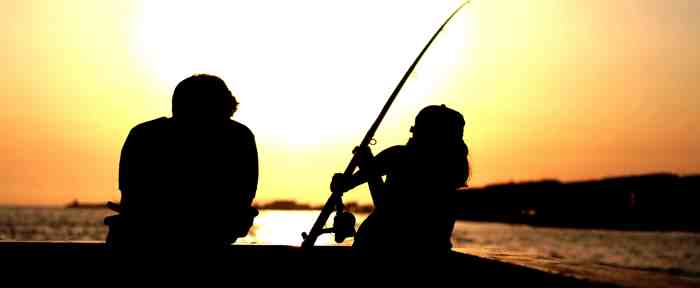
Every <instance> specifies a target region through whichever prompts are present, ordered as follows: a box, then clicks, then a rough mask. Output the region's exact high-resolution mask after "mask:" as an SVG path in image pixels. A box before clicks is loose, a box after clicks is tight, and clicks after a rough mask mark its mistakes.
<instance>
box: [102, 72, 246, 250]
mask: <svg viewBox="0 0 700 288" xmlns="http://www.w3.org/2000/svg"><path fill="white" fill-rule="evenodd" d="M237 105H238V102H236V99H235V98H234V96H233V95H232V94H231V92H230V91H229V89H228V88H227V87H226V84H225V83H224V81H223V80H221V79H220V78H218V77H215V76H211V75H194V76H192V77H189V78H187V79H185V80H183V81H182V82H180V83H179V84H178V85H177V87H176V88H175V91H174V93H173V98H172V118H166V117H161V118H158V119H155V120H151V121H148V122H145V123H142V124H139V125H137V126H136V127H134V128H133V129H131V131H130V132H129V135H128V137H127V139H126V141H125V143H124V146H123V148H122V153H121V159H120V162H119V189H120V191H121V203H120V205H119V206H118V207H114V208H116V209H115V210H119V212H120V214H119V215H117V216H113V217H108V218H107V219H105V223H106V224H107V225H109V226H110V231H109V234H108V236H107V244H108V246H109V247H113V248H114V249H117V250H119V249H123V250H129V249H132V250H141V249H147V250H149V251H158V250H159V249H168V248H176V249H177V251H182V250H205V249H211V248H215V249H218V248H220V247H225V246H228V245H231V244H232V243H233V242H235V241H236V239H237V238H239V237H243V236H245V235H246V234H247V233H248V230H249V228H250V227H251V226H252V223H253V219H254V217H255V216H256V215H257V210H256V209H255V208H252V207H251V203H252V201H253V198H254V197H255V192H256V189H257V185H258V155H257V148H256V144H255V139H254V136H253V133H252V132H251V131H250V130H249V129H248V128H247V127H246V126H245V125H243V124H241V123H238V122H236V121H233V120H231V119H230V118H231V117H232V116H233V113H234V112H235V111H236V108H237ZM114 208H113V209H114Z"/></svg>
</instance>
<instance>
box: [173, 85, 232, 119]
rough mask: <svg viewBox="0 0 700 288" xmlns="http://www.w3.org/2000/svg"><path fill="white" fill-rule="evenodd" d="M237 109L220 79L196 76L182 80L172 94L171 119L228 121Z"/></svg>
mask: <svg viewBox="0 0 700 288" xmlns="http://www.w3.org/2000/svg"><path fill="white" fill-rule="evenodd" d="M237 107H238V102H237V101H236V98H235V97H234V96H233V94H231V91H230V90H229V89H228V87H226V83H224V81H223V80H221V78H219V77H216V76H212V75H207V74H197V75H193V76H190V77H188V78H187V79H185V80H182V82H180V83H179V84H177V87H175V91H174V92H173V108H172V109H173V118H176V119H183V120H191V121H202V120H220V119H229V118H231V116H233V113H234V112H235V111H236V108H237Z"/></svg>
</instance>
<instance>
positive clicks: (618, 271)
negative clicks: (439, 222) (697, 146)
mask: <svg viewBox="0 0 700 288" xmlns="http://www.w3.org/2000/svg"><path fill="white" fill-rule="evenodd" d="M112 214H114V212H111V211H109V210H107V209H63V208H17V207H0V240H3V241H104V239H105V235H106V233H107V227H106V226H105V225H103V224H102V220H103V219H104V217H106V216H108V215H112ZM317 215H318V212H316V211H276V210H271V211H270V210H264V211H261V214H260V215H259V216H258V217H257V218H256V220H255V224H254V226H253V228H252V229H251V231H250V233H249V235H248V236H247V237H245V238H242V239H239V241H237V243H255V244H281V245H295V246H298V245H300V244H301V239H302V238H301V232H304V231H307V230H308V229H309V228H310V227H311V225H312V224H313V222H314V220H315V218H316V216H317ZM366 216H367V215H366V214H358V215H356V217H357V220H358V224H359V223H361V222H362V221H363V220H364V219H365V218H366ZM183 233H186V231H183ZM452 236H453V241H452V242H453V244H454V247H455V250H458V251H461V252H465V253H469V254H473V255H477V256H481V257H485V258H490V259H496V260H500V261H505V262H510V263H515V264H519V265H524V266H528V267H531V268H535V269H540V270H544V271H549V272H552V273H559V274H564V275H569V276H573V277H577V278H583V279H589V280H593V281H600V282H609V283H616V284H620V285H622V286H625V287H700V234H698V233H685V232H630V231H624V232H623V231H609V230H579V229H558V228H541V227H531V226H526V225H510V224H501V223H484V222H468V221H460V222H458V223H457V225H456V227H455V230H454V231H453V233H452ZM331 237H332V236H331V235H324V236H322V237H320V238H319V240H318V242H317V243H318V244H319V245H351V244H352V239H349V240H346V241H345V242H344V243H340V244H337V243H335V242H334V241H333V240H332V238H331ZM397 241H403V240H402V239H397Z"/></svg>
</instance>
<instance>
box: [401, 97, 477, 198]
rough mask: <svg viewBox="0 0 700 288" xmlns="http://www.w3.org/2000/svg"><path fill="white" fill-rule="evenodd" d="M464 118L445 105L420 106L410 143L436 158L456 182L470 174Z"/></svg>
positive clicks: (423, 152) (460, 181) (421, 151)
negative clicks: (464, 137)
mask: <svg viewBox="0 0 700 288" xmlns="http://www.w3.org/2000/svg"><path fill="white" fill-rule="evenodd" d="M464 125H465V121H464V117H463V116H462V114H461V113H459V112H457V111H455V110H453V109H450V108H448V107H447V106H445V105H439V106H438V105H431V106H428V107H425V108H423V109H422V110H421V111H420V112H419V113H418V116H416V121H415V124H414V125H413V127H411V132H412V133H413V137H412V138H411V140H410V141H409V143H410V144H411V145H412V146H413V147H414V148H415V149H416V151H418V152H419V153H420V154H422V155H426V156H427V157H428V158H431V159H433V160H434V161H438V162H439V163H440V164H441V166H442V167H443V168H445V169H448V170H449V173H448V174H450V175H453V176H454V177H455V178H454V179H455V181H456V182H457V183H461V184H458V185H460V186H461V185H463V184H464V183H465V182H466V180H467V178H468V177H469V174H470V167H469V161H468V160H467V158H468V156H469V148H468V147H467V145H466V144H465V143H464V140H463V136H464Z"/></svg>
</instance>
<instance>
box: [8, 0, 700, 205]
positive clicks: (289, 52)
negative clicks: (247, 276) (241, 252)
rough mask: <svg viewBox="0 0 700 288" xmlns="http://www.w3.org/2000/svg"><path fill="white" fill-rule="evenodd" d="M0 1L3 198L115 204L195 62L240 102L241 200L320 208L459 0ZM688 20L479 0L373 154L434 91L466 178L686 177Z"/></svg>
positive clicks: (613, 9) (419, 78)
mask: <svg viewBox="0 0 700 288" xmlns="http://www.w3.org/2000/svg"><path fill="white" fill-rule="evenodd" d="M251 2H254V3H256V4H251ZM0 3H1V4H0V21H1V22H0V29H2V33H0V40H1V41H2V43H3V45H2V46H1V47H0V55H2V58H0V61H1V62H0V64H2V67H3V69H2V70H0V76H1V77H2V78H1V79H2V82H0V133H2V134H1V135H2V136H3V139H2V141H0V170H1V171H2V174H0V175H1V177H0V203H5V204H62V203H66V202H68V201H70V200H72V199H74V198H78V199H80V200H84V201H105V200H118V199H119V192H118V190H117V188H116V187H117V185H116V180H117V165H118V157H119V151H120V149H121V144H122V143H123V140H124V138H125V136H126V135H127V133H128V131H129V129H130V128H131V127H132V126H133V125H135V124H137V123H140V122H143V121H146V120H149V119H152V118H156V117H159V116H169V115H170V112H169V111H170V97H171V93H172V89H173V87H174V86H175V85H176V84H177V82H178V81H180V80H182V79H183V78H184V77H186V76H188V75H191V74H194V73H211V74H216V75H218V76H221V77H222V78H224V80H226V81H227V83H228V85H229V87H230V88H231V90H232V91H233V93H234V94H235V95H236V96H237V98H238V100H239V101H240V102H241V106H240V111H239V112H238V113H237V114H236V115H234V119H236V120H239V121H240V122H243V123H244V124H246V125H248V126H249V127H250V128H251V129H252V130H253V132H254V133H255V135H256V137H257V141H258V146H259V151H260V157H261V158H260V161H261V163H260V164H261V179H260V185H259V192H258V198H257V199H258V200H259V201H262V202H265V201H270V200H273V199H280V198H284V199H296V200H299V201H304V202H314V203H320V202H322V201H324V200H325V199H326V196H327V195H328V193H329V192H328V189H327V187H328V182H329V179H330V176H331V175H332V174H333V173H334V172H338V171H341V170H342V169H344V168H345V165H346V162H347V161H348V160H349V158H350V156H351V154H350V151H351V149H352V147H354V145H356V144H357V143H358V142H359V141H360V139H361V137H362V136H363V134H364V132H365V131H366V129H367V128H368V127H369V125H370V124H371V122H372V121H373V120H374V117H375V116H376V114H377V113H378V112H379V110H380V108H381V105H383V103H384V101H385V100H386V97H388V95H389V93H390V92H391V91H392V90H393V88H394V86H395V85H396V83H397V82H398V80H399V79H400V78H401V76H402V74H403V73H404V71H405V69H406V68H407V67H408V65H410V63H411V61H413V59H414V57H415V56H416V55H417V53H418V52H419V51H420V49H421V48H422V46H423V45H424V44H425V42H426V41H427V40H428V39H429V37H430V36H431V34H432V33H433V32H434V30H435V29H436V28H437V27H438V26H439V25H440V24H441V22H442V21H443V20H444V18H445V17H446V16H447V15H448V14H449V13H450V12H451V9H453V8H454V7H456V5H457V4H458V1H451V0H445V1H398V0H397V1H272V2H271V1H213V0H208V1H137V0H122V1H93V0H66V1H53V0H27V1H11V0H4V1H2V2H0ZM699 16H700V1H694V0H676V1H663V0H636V1H632V0H620V1H603V0H563V1H562V0H538V1H520V0H481V1H479V0H476V1H474V2H473V3H472V4H470V5H468V6H467V7H465V9H464V10H463V11H462V12H461V13H460V14H459V15H458V16H457V17H456V18H455V19H453V22H451V23H450V24H449V25H448V27H447V28H446V30H445V31H443V33H442V34H441V35H440V37H439V38H438V39H437V40H436V42H435V43H434V44H433V46H432V47H431V48H430V50H428V53H427V54H426V55H425V57H424V59H423V60H422V62H421V64H420V65H419V66H418V67H417V68H416V71H415V73H414V75H413V77H412V78H410V80H409V82H408V83H407V84H406V86H405V87H404V89H403V91H402V93H401V94H400V95H399V98H398V100H397V102H396V103H395V106H394V107H392V109H391V110H390V113H389V115H388V116H387V118H386V121H385V123H383V124H382V126H381V127H380V130H379V132H378V135H377V137H376V138H377V139H378V141H379V144H378V145H377V146H376V147H375V151H379V150H381V149H382V148H385V147H387V146H389V145H394V144H401V143H403V142H405V141H406V139H407V137H408V136H409V133H408V129H409V127H410V125H411V119H412V118H413V117H414V116H415V113H416V112H417V111H418V110H419V109H420V108H421V107H423V106H425V105H427V104H440V103H445V104H447V105H448V106H451V107H454V108H456V109H458V110H460V111H461V112H463V114H464V115H465V118H466V120H467V123H468V124H467V125H468V127H467V129H466V131H465V140H466V141H467V143H468V145H469V146H470V148H471V151H472V157H471V161H472V163H473V167H474V171H473V179H472V182H471V184H472V185H476V186H479V185H484V184H487V183H492V182H501V181H510V180H528V179H540V178H559V179H563V180H573V179H585V178H597V177H603V176H607V175H621V174H635V173H647V172H655V171H668V172H675V173H682V174H685V173H698V172H700V148H699V147H700V145H698V144H700V128H698V124H697V123H698V122H699V121H698V120H700V116H699V115H700V113H699V112H700V76H699V75H700V52H698V51H700V36H699V35H700V20H698V19H700V17H699ZM347 199H348V200H350V201H351V200H359V201H362V202H368V201H369V196H368V195H367V193H366V191H365V190H358V191H354V192H352V193H350V194H348V197H347Z"/></svg>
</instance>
